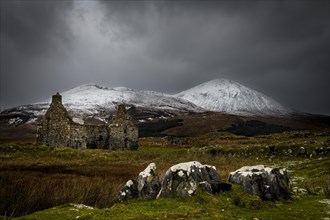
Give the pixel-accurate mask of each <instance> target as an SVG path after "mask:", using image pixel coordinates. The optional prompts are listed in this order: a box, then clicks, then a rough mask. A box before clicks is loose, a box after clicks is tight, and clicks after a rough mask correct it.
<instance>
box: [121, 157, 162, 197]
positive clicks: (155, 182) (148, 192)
mask: <svg viewBox="0 0 330 220" xmlns="http://www.w3.org/2000/svg"><path fill="white" fill-rule="evenodd" d="M159 190H160V182H159V178H158V173H157V167H156V164H155V163H151V164H149V165H148V167H147V168H146V169H145V170H144V171H142V172H141V173H140V174H139V176H138V177H137V178H136V180H128V181H127V182H126V184H125V186H124V187H123V189H122V190H120V191H119V192H118V194H117V200H118V201H120V202H122V201H126V200H128V199H135V198H148V199H155V198H156V196H157V194H158V192H159Z"/></svg>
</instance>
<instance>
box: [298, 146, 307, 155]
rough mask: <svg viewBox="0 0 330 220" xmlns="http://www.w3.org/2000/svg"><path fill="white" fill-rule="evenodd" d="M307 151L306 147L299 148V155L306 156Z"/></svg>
mask: <svg viewBox="0 0 330 220" xmlns="http://www.w3.org/2000/svg"><path fill="white" fill-rule="evenodd" d="M306 154H307V152H306V150H305V148H304V147H300V148H299V150H298V156H306Z"/></svg>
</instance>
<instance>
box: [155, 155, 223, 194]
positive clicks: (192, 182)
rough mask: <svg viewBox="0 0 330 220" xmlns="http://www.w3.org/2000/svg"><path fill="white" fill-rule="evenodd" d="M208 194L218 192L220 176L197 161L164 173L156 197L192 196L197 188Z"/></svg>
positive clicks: (173, 167)
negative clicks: (200, 186) (201, 188)
mask: <svg viewBox="0 0 330 220" xmlns="http://www.w3.org/2000/svg"><path fill="white" fill-rule="evenodd" d="M199 185H202V187H203V189H204V190H206V191H207V192H209V193H213V194H214V193H217V192H220V191H221V189H218V188H219V187H220V186H221V185H220V175H219V174H218V172H217V171H216V168H215V167H214V166H209V165H202V164H201V163H200V162H198V161H191V162H186V163H180V164H176V165H174V166H172V167H171V168H170V169H168V170H167V172H166V173H165V176H164V179H163V181H162V188H161V190H160V192H159V194H158V196H157V198H159V197H175V196H191V195H194V194H195V193H196V191H197V189H198V187H199Z"/></svg>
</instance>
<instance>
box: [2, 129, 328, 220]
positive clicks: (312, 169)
mask: <svg viewBox="0 0 330 220" xmlns="http://www.w3.org/2000/svg"><path fill="white" fill-rule="evenodd" d="M329 146H330V132H329V131H328V130H324V131H313V132H311V131H301V132H286V133H282V134H273V135H268V136H260V137H250V138H247V137H240V136H235V135H232V134H229V133H210V134H207V135H204V136H201V137H198V138H170V139H164V138H144V139H140V147H139V149H138V150H137V151H109V150H73V149H71V148H62V149H55V148H50V147H46V146H34V145H32V144H30V145H28V144H2V145H0V159H1V160H0V201H1V202H0V215H1V216H3V218H4V219H6V218H16V217H20V219H184V218H189V219H219V218H221V219H253V218H258V219H329V218H330V192H329V191H330V155H329V152H328V153H327V154H326V153H325V152H323V154H322V152H321V150H320V149H324V148H326V147H329ZM301 147H303V148H304V150H305V151H306V153H305V154H300V155H298V154H299V150H300V149H301ZM288 152H289V153H288ZM192 160H198V161H200V162H201V163H203V164H211V165H214V166H216V168H217V170H218V172H219V174H220V176H221V178H222V180H223V181H226V180H227V177H228V174H229V172H231V171H234V170H236V169H238V168H240V167H242V166H246V165H258V164H264V165H267V166H272V167H284V168H287V169H288V170H289V174H290V179H291V182H292V191H293V192H294V193H295V194H294V197H293V200H291V201H287V202H265V201H261V200H260V199H259V198H258V197H256V196H251V195H247V194H245V193H243V192H242V190H241V189H240V187H238V186H234V187H233V190H232V191H230V192H227V193H222V194H219V195H215V196H213V195H208V194H205V193H198V194H197V195H196V196H193V197H184V198H171V199H158V200H152V201H150V200H141V199H137V200H131V201H128V202H124V203H115V196H116V193H117V192H118V190H119V189H120V188H121V187H122V186H123V184H125V182H126V181H127V180H128V179H130V178H135V177H136V176H137V175H138V174H139V172H140V171H142V170H143V169H144V168H145V167H146V166H147V165H148V164H149V163H151V162H155V163H156V165H157V168H158V171H159V175H160V176H161V177H162V176H163V174H164V173H165V172H166V170H167V169H168V168H169V167H170V166H172V165H174V164H176V163H180V162H186V161H192ZM78 204H84V205H78ZM31 213H32V214H31Z"/></svg>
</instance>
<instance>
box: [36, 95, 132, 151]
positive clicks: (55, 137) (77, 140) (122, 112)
mask: <svg viewBox="0 0 330 220" xmlns="http://www.w3.org/2000/svg"><path fill="white" fill-rule="evenodd" d="M37 144H39V145H47V146H50V147H59V148H60V147H67V146H69V147H72V148H75V149H86V148H88V149H111V150H136V149H137V148H138V126H137V122H136V121H135V120H134V119H133V118H132V116H131V115H129V113H128V112H127V111H126V109H125V105H123V104H121V105H119V106H118V108H117V113H116V114H115V116H114V117H113V118H112V120H111V122H110V123H109V124H104V125H85V124H78V123H75V122H74V121H73V120H72V118H71V117H70V115H69V113H68V111H67V110H66V108H65V107H64V106H63V104H62V96H61V95H60V94H59V93H57V94H55V95H53V96H52V102H51V104H50V107H49V109H48V110H47V112H46V114H45V115H44V117H43V119H42V122H41V123H40V124H39V125H38V131H37Z"/></svg>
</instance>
